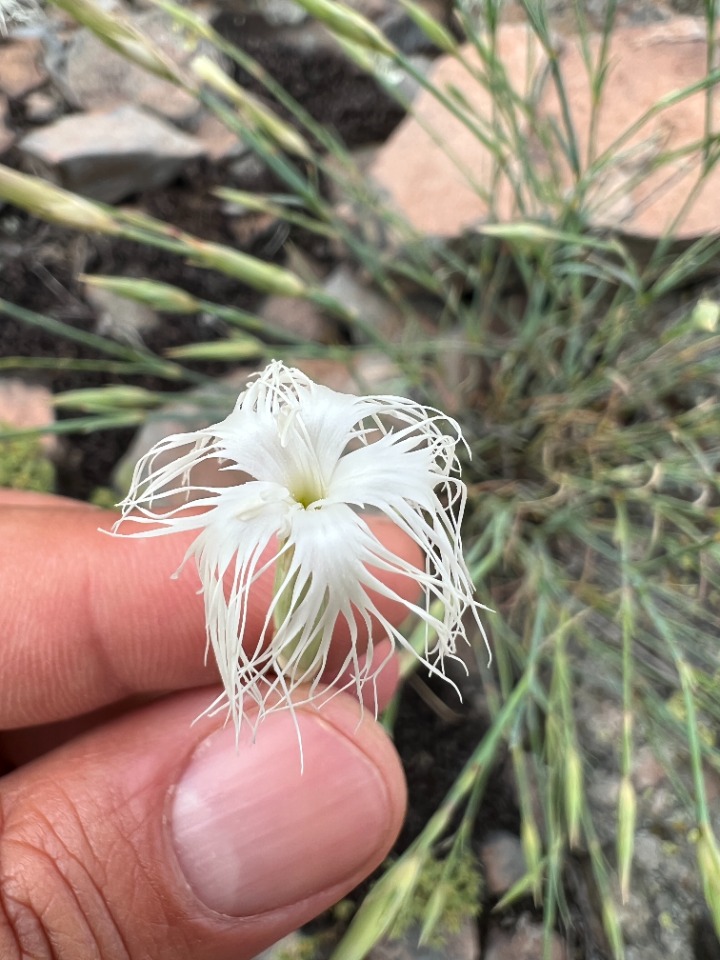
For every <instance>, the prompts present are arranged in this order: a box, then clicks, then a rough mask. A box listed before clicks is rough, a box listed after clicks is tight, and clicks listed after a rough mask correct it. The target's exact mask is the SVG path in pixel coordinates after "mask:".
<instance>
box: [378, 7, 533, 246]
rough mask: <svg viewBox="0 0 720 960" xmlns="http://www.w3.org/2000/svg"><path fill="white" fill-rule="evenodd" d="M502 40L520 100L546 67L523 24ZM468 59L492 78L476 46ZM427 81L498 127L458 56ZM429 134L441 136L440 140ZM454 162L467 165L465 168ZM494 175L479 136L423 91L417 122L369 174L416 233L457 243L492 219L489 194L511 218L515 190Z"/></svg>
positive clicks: (482, 90)
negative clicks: (466, 232) (458, 95)
mask: <svg viewBox="0 0 720 960" xmlns="http://www.w3.org/2000/svg"><path fill="white" fill-rule="evenodd" d="M497 41H498V43H497V56H498V59H499V60H500V62H501V63H502V64H503V65H504V68H505V74H506V78H507V82H508V84H510V85H511V87H512V88H513V89H514V90H515V91H516V92H517V94H518V95H520V96H522V95H524V94H525V93H526V91H527V90H528V89H529V88H530V86H531V85H532V83H533V81H534V79H535V78H536V76H537V75H538V72H539V71H540V70H541V69H542V68H543V66H544V65H545V63H546V58H545V56H544V54H543V51H542V48H541V46H540V43H539V41H538V40H537V38H536V37H535V35H534V34H533V33H532V32H531V31H530V30H528V28H527V27H526V26H525V25H524V24H507V25H504V26H502V27H501V28H500V29H499V31H498V35H497ZM462 54H463V56H464V57H465V58H466V59H467V62H468V63H469V64H471V65H472V67H473V68H474V69H475V70H477V71H479V72H480V74H481V75H485V74H486V68H485V67H484V65H483V64H482V63H481V61H480V59H479V57H478V55H477V54H476V52H475V49H474V48H473V47H472V46H470V45H467V46H465V47H463V48H462ZM429 79H430V81H431V82H432V83H433V84H434V85H436V86H438V87H440V88H441V89H444V90H446V91H447V89H448V88H449V87H454V88H455V89H457V90H459V91H460V92H461V94H462V96H463V98H464V99H465V101H466V102H467V104H469V106H470V107H471V112H472V114H473V116H474V117H475V118H476V121H477V123H478V125H480V126H482V125H483V124H491V123H492V120H493V112H494V103H493V96H492V94H491V93H490V92H489V90H488V89H487V88H486V87H485V86H483V84H482V83H481V82H480V81H479V80H478V79H477V78H476V77H474V76H472V74H471V73H470V72H469V71H468V70H467V69H466V68H465V67H464V66H463V65H462V64H461V63H459V62H458V60H457V59H456V58H455V57H450V56H446V57H441V58H440V59H439V60H438V61H437V62H436V64H435V66H434V68H433V70H432V71H431V73H430V75H429ZM424 128H429V129H430V130H432V131H434V132H435V134H436V135H437V142H436V140H434V139H433V137H432V136H431V135H430V133H428V132H427V130H426V129H424ZM453 158H457V159H458V160H459V161H460V162H461V167H462V169H461V167H459V166H458V165H457V164H456V163H455V162H454V159H453ZM495 170H496V164H495V161H494V158H493V155H492V153H491V152H490V150H489V149H488V148H487V147H486V146H484V144H483V143H482V142H481V141H480V139H478V136H477V135H476V134H475V133H473V132H472V131H471V130H469V129H468V128H467V127H466V126H465V124H464V123H463V122H462V121H460V120H458V119H457V118H455V117H454V116H452V114H451V113H450V111H449V110H448V108H447V107H446V106H444V105H442V104H441V103H439V102H438V101H437V99H436V98H435V97H433V96H432V95H431V94H429V93H427V92H425V91H423V93H421V94H420V96H419V97H418V98H417V100H416V101H415V104H414V106H413V111H412V116H410V117H408V118H407V119H406V120H405V121H404V122H403V123H401V124H400V126H399V127H398V129H397V130H396V131H395V133H394V134H393V135H392V136H391V137H390V139H389V140H388V142H387V143H386V145H385V146H384V147H383V148H382V149H381V150H380V151H379V153H378V156H377V159H376V160H375V162H374V163H373V165H372V166H371V168H370V175H371V177H372V179H373V180H374V181H375V182H376V183H377V185H378V186H379V187H380V188H381V190H382V191H383V192H384V193H386V194H387V195H388V198H389V200H390V202H391V204H392V205H393V207H395V209H396V210H399V211H400V212H401V213H402V214H403V216H404V217H405V218H406V219H407V220H408V221H409V222H410V224H411V225H412V226H413V227H415V228H416V229H417V230H419V231H420V232H422V233H425V234H431V235H432V236H439V237H454V236H457V235H458V234H460V233H461V232H462V231H463V230H465V229H467V228H468V227H471V226H473V225H476V224H479V223H482V222H483V221H484V220H485V219H486V218H487V216H488V212H489V210H490V207H491V196H490V195H491V194H492V203H494V205H495V208H496V209H497V210H498V213H499V215H500V217H501V219H504V218H506V217H510V216H511V215H512V211H513V205H514V204H513V195H512V188H511V186H510V183H509V181H508V180H507V178H505V177H504V176H501V177H500V178H499V180H498V182H497V183H495V181H494V174H495ZM463 171H465V172H463ZM466 174H467V175H466ZM468 176H469V177H470V178H471V179H472V180H473V181H474V182H475V184H476V185H477V187H473V185H472V183H471V182H469V180H468Z"/></svg>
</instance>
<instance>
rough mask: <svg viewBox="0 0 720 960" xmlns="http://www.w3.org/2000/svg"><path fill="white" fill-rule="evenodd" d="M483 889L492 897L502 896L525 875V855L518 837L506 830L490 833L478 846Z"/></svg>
mask: <svg viewBox="0 0 720 960" xmlns="http://www.w3.org/2000/svg"><path fill="white" fill-rule="evenodd" d="M480 860H481V861H482V865H483V871H484V876H485V889H486V890H487V892H488V893H489V894H490V896H492V897H499V896H502V894H503V893H507V891H508V890H509V889H510V887H512V885H513V884H514V883H517V881H518V880H520V879H522V877H524V876H525V870H526V867H525V857H524V855H523V850H522V843H521V842H520V837H516V836H515V834H514V833H508V831H507V830H497V831H495V832H493V833H491V834H490V835H489V836H488V837H487V838H486V839H485V840H484V841H483V844H482V846H481V848H480Z"/></svg>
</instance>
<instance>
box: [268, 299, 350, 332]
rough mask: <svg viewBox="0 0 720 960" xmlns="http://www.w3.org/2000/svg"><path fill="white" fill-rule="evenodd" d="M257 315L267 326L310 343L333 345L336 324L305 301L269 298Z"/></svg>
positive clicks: (313, 305)
mask: <svg viewBox="0 0 720 960" xmlns="http://www.w3.org/2000/svg"><path fill="white" fill-rule="evenodd" d="M258 314H259V316H260V317H262V319H263V320H265V321H266V322H267V323H268V324H272V325H273V326H275V327H280V328H281V329H282V330H286V331H287V332H288V333H292V334H294V335H295V336H296V337H302V338H303V339H304V340H307V341H308V342H310V343H333V342H335V341H336V339H337V324H336V323H335V322H334V321H332V320H331V319H330V318H329V317H327V316H325V314H323V313H322V311H321V310H319V309H318V307H316V306H315V304H313V303H310V302H309V301H307V300H296V299H293V298H291V297H278V296H271V297H268V298H267V300H266V301H265V303H264V304H263V305H262V307H261V308H260V310H259V311H258Z"/></svg>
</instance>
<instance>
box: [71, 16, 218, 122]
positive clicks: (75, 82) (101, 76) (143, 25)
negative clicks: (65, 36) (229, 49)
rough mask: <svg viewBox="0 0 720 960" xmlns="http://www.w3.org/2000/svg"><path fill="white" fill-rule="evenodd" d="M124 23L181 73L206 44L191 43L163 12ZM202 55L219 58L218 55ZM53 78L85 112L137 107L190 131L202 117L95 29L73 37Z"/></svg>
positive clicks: (188, 99)
mask: <svg viewBox="0 0 720 960" xmlns="http://www.w3.org/2000/svg"><path fill="white" fill-rule="evenodd" d="M125 19H127V20H129V22H130V23H131V25H132V26H133V27H135V29H136V30H138V31H139V32H140V33H141V34H143V36H145V37H146V38H147V39H148V40H149V41H150V43H151V44H153V46H155V47H156V48H157V49H158V50H159V51H160V52H161V53H162V54H163V55H164V56H165V57H166V58H167V59H168V60H169V61H171V62H172V63H174V64H176V65H177V66H179V67H180V69H181V70H182V69H185V68H186V67H187V65H188V64H189V62H190V60H191V59H192V58H193V57H194V56H196V55H197V54H198V53H199V52H201V50H200V46H203V47H204V46H205V45H198V44H186V43H185V42H184V39H183V33H182V31H180V30H178V29H177V27H176V26H175V24H174V21H173V20H172V18H171V17H169V16H168V15H167V14H166V13H164V12H163V11H162V10H157V9H154V10H144V11H141V12H130V13H127V14H125ZM202 52H205V53H209V54H210V55H213V56H214V57H215V58H216V59H217V53H216V52H215V51H211V50H205V49H203V51H202ZM53 77H54V79H55V81H56V83H57V84H58V86H59V87H60V89H61V90H62V92H63V94H64V95H65V96H66V98H67V99H68V101H69V102H70V103H71V104H73V106H76V107H79V108H80V109H83V110H107V109H109V108H110V107H114V106H117V105H118V104H121V103H132V104H134V105H136V106H138V107H144V108H145V109H146V110H149V111H150V112H151V113H155V114H157V115H158V116H160V117H163V118H164V119H166V120H169V121H171V122H172V123H174V124H176V125H177V126H180V127H183V128H186V129H193V128H194V125H195V124H196V122H197V121H198V120H199V118H200V113H201V108H200V105H199V104H198V102H197V100H195V98H194V97H192V96H191V95H190V94H189V93H186V92H185V91H184V90H181V89H180V88H179V87H176V86H175V84H173V83H171V82H170V81H168V80H163V79H161V78H160V77H157V76H155V75H154V74H152V73H148V72H147V71H145V70H143V69H142V67H139V66H137V65H135V64H134V63H131V62H130V61H129V60H126V59H125V58H124V57H123V56H122V55H121V54H119V53H116V52H115V51H113V50H110V49H108V47H107V46H106V45H105V44H104V43H103V42H102V41H101V40H99V39H98V38H97V37H96V36H95V34H94V33H91V32H90V30H86V29H84V30H78V31H76V32H75V33H74V34H73V36H72V38H71V40H70V43H69V45H68V47H67V49H66V50H65V51H64V54H63V58H62V59H61V60H60V62H59V63H58V65H57V66H56V68H55V70H54V73H53Z"/></svg>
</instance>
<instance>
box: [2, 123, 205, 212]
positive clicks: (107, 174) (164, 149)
mask: <svg viewBox="0 0 720 960" xmlns="http://www.w3.org/2000/svg"><path fill="white" fill-rule="evenodd" d="M18 149H19V150H20V153H21V156H22V157H23V160H24V163H25V166H26V167H29V168H30V169H31V170H32V171H33V172H34V173H37V174H39V175H41V176H44V177H46V178H47V179H49V180H52V181H53V182H54V183H58V184H60V186H63V187H65V188H67V189H68V190H74V191H77V192H78V193H80V194H82V195H83V196H87V197H93V198H94V199H96V200H103V201H105V202H106V203H117V202H118V201H120V200H124V199H125V198H126V197H129V196H131V195H132V194H134V193H140V192H145V191H147V190H154V189H157V188H158V187H161V186H164V185H165V184H167V183H170V182H171V181H172V180H173V179H174V178H175V176H177V174H178V173H179V172H180V171H181V170H182V169H183V167H185V166H187V164H188V163H190V162H191V161H192V160H197V159H198V158H199V157H201V156H202V155H203V153H204V149H203V147H202V145H201V144H200V143H199V142H198V141H197V140H195V139H194V138H193V137H190V136H188V135H187V134H184V133H181V132H180V131H179V130H175V129H173V128H172V127H171V126H169V125H168V124H167V123H164V122H163V121H162V120H159V119H158V118H157V117H153V116H151V115H150V114H148V113H145V111H143V110H139V109H138V108H137V107H132V106H125V107H119V108H118V109H116V110H111V111H108V112H104V113H83V114H76V115H74V116H69V117H63V118H62V119H61V120H58V121H57V122H56V123H53V124H51V125H50V126H48V127H43V128H42V129H40V130H37V131H35V132H34V133H30V134H28V135H27V136H26V137H24V139H23V140H22V141H21V142H20V144H19V147H18Z"/></svg>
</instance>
